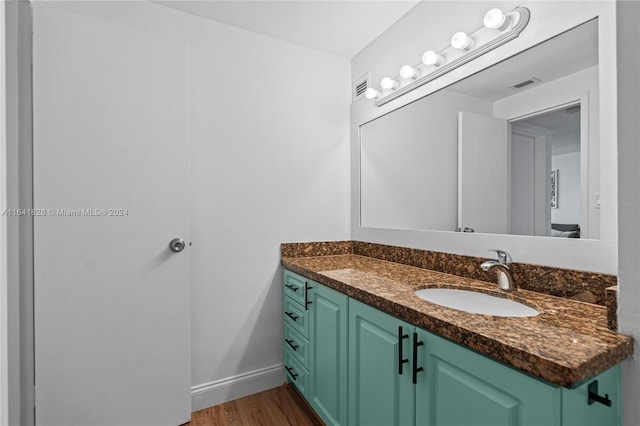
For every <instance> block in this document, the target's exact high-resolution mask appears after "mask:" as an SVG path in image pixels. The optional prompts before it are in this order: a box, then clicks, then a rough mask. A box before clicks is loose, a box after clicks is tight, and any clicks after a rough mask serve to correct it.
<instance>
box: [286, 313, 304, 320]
mask: <svg viewBox="0 0 640 426" xmlns="http://www.w3.org/2000/svg"><path fill="white" fill-rule="evenodd" d="M284 314H285V315H286V316H288V317H289V318H291V319H292V320H294V321H298V318H300V317H299V316H297V315H296V314H294V313H293V312H285V313H284Z"/></svg>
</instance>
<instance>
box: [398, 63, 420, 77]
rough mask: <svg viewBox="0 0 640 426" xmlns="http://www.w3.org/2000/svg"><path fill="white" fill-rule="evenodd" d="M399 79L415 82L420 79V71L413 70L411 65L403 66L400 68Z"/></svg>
mask: <svg viewBox="0 0 640 426" xmlns="http://www.w3.org/2000/svg"><path fill="white" fill-rule="evenodd" d="M400 77H402V78H410V79H412V80H415V79H416V78H418V77H420V70H417V69H415V68H414V67H412V66H411V65H404V66H403V67H402V68H400Z"/></svg>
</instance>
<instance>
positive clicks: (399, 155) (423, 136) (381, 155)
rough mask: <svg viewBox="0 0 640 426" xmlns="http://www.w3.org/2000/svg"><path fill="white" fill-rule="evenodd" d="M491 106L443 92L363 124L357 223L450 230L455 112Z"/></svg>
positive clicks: (454, 204)
mask: <svg viewBox="0 0 640 426" xmlns="http://www.w3.org/2000/svg"><path fill="white" fill-rule="evenodd" d="M492 108H493V105H492V103H491V102H488V101H486V100H484V99H479V98H475V97H472V96H468V95H465V94H462V93H459V92H455V91H452V90H446V89H445V90H442V91H440V92H438V93H435V94H433V95H432V96H429V97H426V98H423V99H420V100H419V101H416V102H414V103H412V104H410V105H407V106H406V107H404V108H402V109H400V110H398V111H396V112H394V114H388V115H385V116H383V117H380V118H378V119H376V120H374V121H371V122H369V123H367V124H365V125H364V126H362V127H361V128H360V131H361V151H362V156H361V176H362V187H361V191H362V192H361V194H362V195H361V205H362V207H361V209H362V210H361V211H362V225H363V226H367V227H373V228H396V229H434V230H440V231H453V230H455V229H456V227H457V226H458V225H457V224H458V197H457V196H456V193H457V191H458V170H457V168H456V167H451V166H452V165H454V166H455V165H456V164H457V162H458V112H459V111H467V112H476V113H480V114H487V115H491V113H492Z"/></svg>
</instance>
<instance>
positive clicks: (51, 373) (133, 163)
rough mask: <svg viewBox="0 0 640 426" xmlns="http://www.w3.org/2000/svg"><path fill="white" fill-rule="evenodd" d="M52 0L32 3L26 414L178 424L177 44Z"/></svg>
mask: <svg viewBox="0 0 640 426" xmlns="http://www.w3.org/2000/svg"><path fill="white" fill-rule="evenodd" d="M50 3H51V2H34V3H33V6H34V7H33V9H34V10H33V13H34V45H33V50H34V63H33V84H34V87H33V88H34V103H33V104H34V159H33V161H34V167H33V169H34V206H35V207H36V208H37V209H43V210H42V214H46V215H43V216H38V217H36V218H35V223H34V258H35V271H34V272H35V289H34V291H35V307H34V310H35V372H36V379H35V380H36V383H35V385H36V422H37V424H40V425H177V424H181V423H184V422H186V421H188V420H189V417H190V313H189V305H190V282H189V280H190V277H189V247H188V246H187V247H186V249H185V250H184V251H182V252H180V253H174V252H172V251H170V250H169V247H168V245H169V242H170V240H171V239H173V238H175V237H181V238H184V239H185V241H188V238H189V235H188V210H187V209H188V191H187V190H188V188H187V166H188V162H187V160H188V93H189V90H188V89H189V88H188V50H187V47H186V46H184V45H181V44H173V43H169V42H165V41H161V40H158V39H155V38H153V37H151V36H150V35H147V34H144V33H141V32H137V31H136V30H134V29H132V28H127V27H125V26H122V25H117V24H114V23H110V22H108V21H104V20H101V19H98V18H93V17H88V16H82V15H80V14H77V13H75V12H70V11H67V10H65V9H63V8H61V7H59V6H56V5H51V4H50ZM90 209H93V210H90Z"/></svg>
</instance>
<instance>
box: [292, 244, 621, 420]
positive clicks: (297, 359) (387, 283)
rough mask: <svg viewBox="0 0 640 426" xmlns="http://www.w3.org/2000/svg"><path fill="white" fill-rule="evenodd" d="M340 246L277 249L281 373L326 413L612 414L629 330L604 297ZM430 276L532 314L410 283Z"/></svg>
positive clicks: (360, 416)
mask: <svg viewBox="0 0 640 426" xmlns="http://www.w3.org/2000/svg"><path fill="white" fill-rule="evenodd" d="M336 253H337V252H335V251H331V250H329V251H327V252H326V253H309V252H307V253H306V254H304V253H303V254H302V256H301V257H292V256H291V257H290V256H288V255H290V254H291V253H285V251H284V250H283V258H282V264H283V266H284V267H285V272H284V342H283V343H284V366H285V370H286V373H287V378H288V380H289V381H290V382H292V383H293V384H294V385H295V386H296V387H297V389H298V390H299V391H300V393H301V394H302V395H303V397H304V398H305V399H306V400H307V401H308V402H309V404H310V405H311V407H313V409H314V410H315V411H316V412H317V414H318V415H319V416H320V417H321V418H322V419H323V420H324V421H325V423H327V424H336V425H337V424H341V425H345V424H350V425H375V424H380V425H414V424H415V425H459V424H474V425H481V424H486V425H541V424H543V425H582V426H584V425H617V424H620V422H621V420H620V413H621V410H620V406H621V397H620V370H619V366H618V364H619V363H620V362H621V361H622V360H623V359H625V358H626V357H628V356H630V355H631V354H632V351H633V346H632V344H633V342H632V339H631V338H629V337H627V336H623V335H620V334H618V333H616V332H614V331H611V330H609V329H607V320H606V317H607V314H606V308H605V307H603V306H598V305H594V304H588V303H583V302H579V301H575V300H570V299H567V298H560V297H554V296H551V295H548V294H543V293H539V292H535V291H529V290H522V289H520V290H518V291H515V292H509V293H506V292H503V291H499V290H497V289H496V285H495V284H492V283H488V282H484V281H479V280H475V279H470V278H465V277H461V276H457V275H451V274H444V273H441V272H435V271H433V270H429V269H423V268H418V267H415V266H409V265H406V264H402V263H396V262H389V261H385V260H381V259H379V258H372V257H368V256H362V255H358V254H352V253H349V252H348V251H344V252H343V253H342V254H336ZM309 254H312V255H311V256H309ZM318 254H327V255H318ZM329 254H330V255H329ZM380 257H382V256H380ZM432 287H440V288H450V289H466V290H472V291H475V292H482V293H488V294H492V295H497V296H501V297H506V298H510V299H512V300H515V301H518V302H520V303H522V304H524V305H527V306H529V307H531V308H533V309H535V310H537V311H538V312H539V314H538V315H536V316H532V317H498V316H492V315H481V314H474V313H468V312H464V311H459V310H454V309H450V308H446V307H443V306H440V305H437V304H434V303H430V302H427V301H425V300H423V299H421V298H420V297H418V296H417V295H416V294H415V293H414V292H415V291H416V290H419V289H424V288H432Z"/></svg>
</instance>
